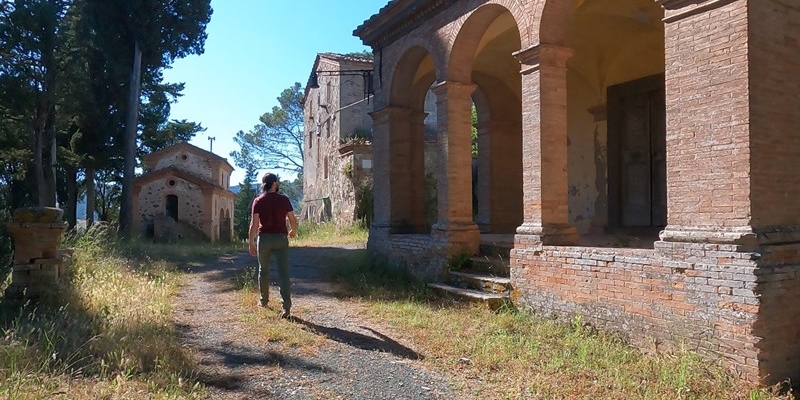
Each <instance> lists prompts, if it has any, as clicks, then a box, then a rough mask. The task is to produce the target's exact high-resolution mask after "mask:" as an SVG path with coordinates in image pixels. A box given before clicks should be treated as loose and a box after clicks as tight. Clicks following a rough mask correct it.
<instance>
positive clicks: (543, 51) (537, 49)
mask: <svg viewBox="0 0 800 400" xmlns="http://www.w3.org/2000/svg"><path fill="white" fill-rule="evenodd" d="M573 54H575V50H572V49H570V48H569V47H564V46H559V45H555V44H545V43H540V44H537V45H534V46H531V47H528V48H527V49H524V50H520V51H517V52H515V53H513V54H512V55H513V56H514V57H515V58H516V59H517V61H519V62H520V64H522V69H521V70H520V73H521V74H528V73H531V72H534V71H538V70H539V68H540V66H541V65H547V66H551V67H559V68H566V67H567V60H568V59H569V58H570V57H572V55H573Z"/></svg>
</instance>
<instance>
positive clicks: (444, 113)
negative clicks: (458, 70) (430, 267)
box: [432, 82, 480, 253]
mask: <svg viewBox="0 0 800 400" xmlns="http://www.w3.org/2000/svg"><path fill="white" fill-rule="evenodd" d="M475 87H476V86H475V85H473V84H465V83H460V82H441V83H439V84H437V85H435V86H434V87H433V88H432V90H433V93H434V94H435V95H436V106H437V118H436V119H437V123H438V131H439V135H438V136H439V159H440V160H441V163H440V164H439V177H438V192H439V209H438V221H437V222H436V224H434V226H433V229H432V233H433V234H434V235H435V236H438V237H439V238H442V239H443V241H445V242H446V243H447V244H448V247H449V251H451V252H458V251H464V252H467V253H477V251H478V245H479V244H480V232H479V231H478V226H477V225H476V224H475V222H474V221H473V220H472V151H471V148H472V143H471V132H472V119H471V110H472V92H473V91H475Z"/></svg>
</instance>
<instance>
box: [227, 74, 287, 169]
mask: <svg viewBox="0 0 800 400" xmlns="http://www.w3.org/2000/svg"><path fill="white" fill-rule="evenodd" d="M259 121H260V123H259V124H257V125H255V126H254V127H253V129H251V130H250V131H249V132H243V131H239V132H238V133H236V136H235V137H234V141H235V142H236V144H238V145H239V146H240V147H241V151H235V152H232V153H231V157H233V159H234V162H235V163H236V165H237V166H239V167H241V168H246V166H247V165H248V164H249V163H253V164H255V165H256V166H258V169H269V170H282V171H287V172H292V173H295V174H297V175H300V174H302V172H303V87H302V86H301V85H300V83H295V84H294V85H292V86H291V87H289V88H286V89H284V90H283V92H281V95H280V96H279V97H278V105H277V106H274V107H273V108H272V111H269V112H266V113H264V114H263V115H262V116H261V117H260V118H259Z"/></svg>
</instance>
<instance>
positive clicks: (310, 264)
mask: <svg viewBox="0 0 800 400" xmlns="http://www.w3.org/2000/svg"><path fill="white" fill-rule="evenodd" d="M357 248H358V246H353V245H343V246H340V247H326V248H309V247H301V248H292V249H291V250H290V255H289V262H290V263H291V276H292V283H293V289H292V302H293V304H294V307H293V309H292V311H293V314H294V316H295V320H294V321H293V322H292V323H295V324H301V325H302V329H305V330H307V331H310V332H313V333H314V334H316V335H319V336H320V337H321V338H323V340H322V341H321V343H323V344H322V345H321V346H317V347H318V348H315V349H313V351H308V349H303V348H302V347H291V346H287V345H285V344H283V343H281V342H280V341H275V342H266V341H264V342H263V343H259V341H258V340H253V339H252V338H253V335H252V333H251V332H252V329H253V327H252V325H253V324H252V323H248V322H247V321H248V318H250V319H251V320H252V318H253V315H252V314H255V318H266V319H269V320H271V321H274V323H275V324H279V323H289V322H286V321H280V320H279V319H278V316H277V314H278V312H277V307H276V306H273V310H263V309H259V308H258V307H255V305H252V306H250V305H242V301H241V292H240V291H238V290H237V286H236V281H235V277H236V276H240V275H242V271H243V270H244V269H245V268H246V267H247V266H255V265H256V264H257V263H256V260H255V258H254V257H252V256H250V255H247V254H244V253H242V254H238V255H235V256H232V257H228V258H224V259H221V260H219V261H218V262H216V263H210V264H208V265H204V266H200V267H193V268H192V271H191V272H192V273H191V275H190V278H189V280H188V282H187V283H186V285H185V286H183V287H182V288H181V290H180V293H179V295H178V296H177V299H176V304H175V314H176V323H177V324H178V326H179V328H180V329H181V332H182V333H183V335H184V338H185V343H186V346H187V347H188V348H189V350H190V351H191V353H192V354H193V356H194V357H195V359H196V361H197V362H198V363H199V365H200V373H201V380H202V381H203V382H205V383H206V385H207V386H208V387H209V388H210V390H211V398H213V399H218V398H220V399H364V400H367V399H370V400H374V399H392V400H394V399H455V398H459V397H460V396H459V395H458V394H456V393H454V391H453V389H451V388H450V387H448V385H447V383H446V381H445V379H444V377H441V376H437V375H436V374H433V373H431V372H430V371H426V370H425V369H423V368H422V365H421V361H419V359H420V357H422V355H420V354H418V353H417V352H416V351H415V350H414V349H413V348H410V347H407V346H406V345H405V344H403V343H402V340H401V339H398V338H396V337H394V338H393V335H392V333H391V331H390V330H389V329H388V328H387V327H385V326H380V325H379V324H376V323H374V322H370V321H368V320H367V319H366V318H364V317H363V315H364V314H363V309H362V308H361V307H360V306H359V305H358V304H356V303H353V302H349V301H345V300H340V299H337V298H336V297H334V296H333V295H332V293H333V291H332V286H331V284H330V283H329V282H328V281H327V280H326V274H325V268H326V267H327V266H326V262H329V261H330V260H331V259H335V258H337V257H341V256H343V255H346V254H347V253H348V252H353V251H357V250H356V249H357ZM270 276H271V277H274V276H275V274H274V272H273V273H272V274H271V275H270ZM270 290H271V294H270V298H271V300H270V301H271V302H275V300H277V299H278V298H279V296H278V291H277V287H275V286H272V287H271V288H270ZM271 304H272V303H271ZM248 314H250V315H248Z"/></svg>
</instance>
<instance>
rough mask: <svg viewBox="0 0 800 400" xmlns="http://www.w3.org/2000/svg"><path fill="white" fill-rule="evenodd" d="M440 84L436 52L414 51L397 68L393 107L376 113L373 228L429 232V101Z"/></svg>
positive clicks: (390, 231)
mask: <svg viewBox="0 0 800 400" xmlns="http://www.w3.org/2000/svg"><path fill="white" fill-rule="evenodd" d="M434 80H435V67H434V64H433V59H432V57H431V55H430V53H429V52H428V51H427V50H426V49H424V48H422V47H418V46H414V47H411V48H410V49H408V50H407V51H406V52H405V53H404V55H403V56H402V57H401V62H400V63H399V64H398V65H397V66H396V68H395V69H394V74H393V76H392V78H391V85H390V89H389V96H388V98H389V102H388V105H387V106H385V107H383V108H381V109H379V110H376V111H374V112H373V113H372V118H373V121H374V128H373V129H374V132H375V133H374V142H373V152H374V155H375V159H376V160H386V162H380V163H376V165H375V166H374V174H375V175H376V176H385V177H388V179H376V180H375V182H374V184H373V185H374V186H373V187H374V191H375V195H376V197H377V198H378V199H379V201H376V202H375V215H374V220H373V227H375V228H377V229H380V230H382V231H384V232H385V233H386V234H415V233H416V234H419V233H429V232H430V225H429V224H428V221H427V219H426V213H425V141H424V139H425V138H424V120H425V115H426V114H425V110H424V104H425V96H426V94H427V92H428V89H429V88H430V86H431V84H432V83H433V81H434Z"/></svg>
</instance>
